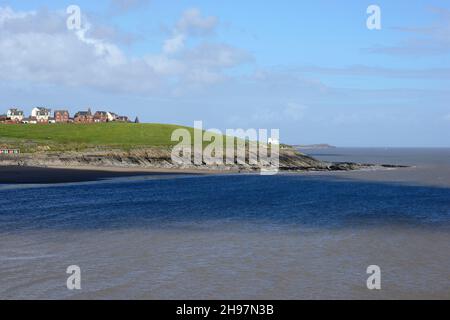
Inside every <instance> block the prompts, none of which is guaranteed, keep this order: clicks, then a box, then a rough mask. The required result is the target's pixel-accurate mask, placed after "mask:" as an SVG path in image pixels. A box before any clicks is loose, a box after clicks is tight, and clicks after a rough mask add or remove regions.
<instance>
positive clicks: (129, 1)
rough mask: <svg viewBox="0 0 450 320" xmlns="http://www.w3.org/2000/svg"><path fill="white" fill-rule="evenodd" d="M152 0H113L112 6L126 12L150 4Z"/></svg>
mask: <svg viewBox="0 0 450 320" xmlns="http://www.w3.org/2000/svg"><path fill="white" fill-rule="evenodd" d="M149 3H150V0H111V7H112V8H113V10H115V11H121V12H126V11H129V10H132V9H136V8H140V7H143V6H145V5H148V4H149Z"/></svg>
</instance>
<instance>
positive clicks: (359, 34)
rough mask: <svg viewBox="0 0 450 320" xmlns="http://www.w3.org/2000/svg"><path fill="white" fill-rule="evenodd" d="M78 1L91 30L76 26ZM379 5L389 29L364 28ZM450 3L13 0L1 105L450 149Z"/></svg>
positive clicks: (2, 42)
mask: <svg viewBox="0 0 450 320" xmlns="http://www.w3.org/2000/svg"><path fill="white" fill-rule="evenodd" d="M72 4H75V5H78V6H79V7H80V9H81V12H82V30H81V31H82V32H75V31H71V30H67V28H66V26H65V20H66V19H67V14H66V13H65V11H66V8H67V6H69V5H72ZM371 4H376V5H378V6H379V7H380V8H381V14H382V16H381V19H382V29H381V30H368V29H367V28H366V19H367V17H368V15H367V14H366V9H367V7H368V6H369V5H371ZM449 57H450V4H449V3H448V1H437V0H434V1H429V0H428V1H402V0H397V1H363V0H352V1H349V0H346V1H344V0H341V1H337V0H336V1H329V0H328V1H327V0H318V1H314V2H311V1H298V0H297V1H264V2H261V1H253V0H251V1H239V2H238V1H188V0H186V1H173V0H172V1H159V0H150V1H148V0H104V1H60V0H59V1H34V0H29V1H20V2H18V1H1V0H0V96H1V100H0V108H2V110H3V109H4V110H3V111H6V109H7V108H8V107H10V106H13V105H14V106H16V105H17V106H20V107H22V108H24V109H25V110H29V109H31V108H32V107H34V106H41V105H44V106H48V107H50V108H53V109H55V108H61V107H66V108H69V109H70V110H71V111H72V112H73V111H76V110H78V109H85V108H87V107H91V108H93V109H111V110H113V111H116V112H118V113H123V114H128V115H130V116H136V115H137V116H139V118H140V119H141V121H146V122H168V123H180V124H185V125H192V124H193V122H194V120H203V122H204V124H205V127H207V128H219V129H222V130H224V129H226V128H239V127H243V128H268V129H270V128H279V129H280V136H281V140H282V141H284V142H286V143H322V142H324V143H330V144H335V145H338V146H392V147H394V146H405V147H408V146H427V147H434V146H445V147H450V139H449V138H448V137H449V136H450V103H449V101H450V89H449V88H450V86H449V84H450V59H449Z"/></svg>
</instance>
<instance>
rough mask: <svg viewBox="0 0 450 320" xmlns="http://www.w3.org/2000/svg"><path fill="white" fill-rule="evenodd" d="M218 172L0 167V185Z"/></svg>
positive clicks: (212, 172) (110, 168) (111, 168)
mask: <svg viewBox="0 0 450 320" xmlns="http://www.w3.org/2000/svg"><path fill="white" fill-rule="evenodd" d="M215 173H218V172H215V171H211V172H205V171H204V170H182V169H179V170H178V169H170V170H169V169H145V168H144V169H137V168H117V167H116V168H114V167H93V166H92V167H89V166H86V167H81V166H80V167H70V168H68V167H57V166H55V167H29V166H0V184H58V183H71V182H88V181H99V180H104V179H112V178H126V177H137V176H180V175H205V174H215Z"/></svg>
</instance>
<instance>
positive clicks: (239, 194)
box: [0, 148, 450, 300]
mask: <svg viewBox="0 0 450 320" xmlns="http://www.w3.org/2000/svg"><path fill="white" fill-rule="evenodd" d="M302 151H303V152H305V153H308V154H310V155H312V156H314V157H316V158H319V159H322V160H325V161H343V162H344V161H356V162H363V163H379V164H402V165H408V166H410V168H403V169H389V168H387V169H384V170H366V171H360V172H350V173H296V174H280V175H276V176H260V175H255V174H238V175H232V174H231V175H230V174H227V175H210V176H187V175H180V176H154V177H153V176H148V177H132V178H117V179H108V180H102V181H96V182H82V183H66V184H54V185H14V184H8V185H6V184H3V185H0V299H313V300H315V299H374V300H378V299H450V149H389V148H378V149H368V148H367V149H363V148H359V149H358V148H333V149H331V148H330V149H320V150H313V149H311V150H302ZM70 266H77V267H78V268H79V271H80V272H79V274H77V276H78V275H79V280H80V282H79V283H80V288H79V289H77V288H75V289H74V288H73V287H70V285H69V286H68V285H67V284H68V281H69V282H70V281H71V280H70V279H73V278H71V277H72V276H73V274H72V273H71V272H70V271H71V270H73V269H70V268H69V267H70ZM370 266H377V267H378V268H379V273H378V274H377V277H378V278H377V279H378V280H377V281H378V284H379V286H378V287H377V288H373V286H372V287H371V286H370V285H369V286H368V279H369V278H370V277H371V276H372V275H373V274H372V273H371V272H368V269H369V271H370V270H373V269H370V268H369V267H370ZM68 268H69V270H68ZM68 271H69V273H68Z"/></svg>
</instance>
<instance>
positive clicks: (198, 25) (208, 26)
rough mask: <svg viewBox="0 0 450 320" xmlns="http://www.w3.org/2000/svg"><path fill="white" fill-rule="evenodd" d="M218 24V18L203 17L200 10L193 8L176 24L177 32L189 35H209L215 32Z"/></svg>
mask: <svg viewBox="0 0 450 320" xmlns="http://www.w3.org/2000/svg"><path fill="white" fill-rule="evenodd" d="M217 23H218V19H217V17H214V16H208V17H203V16H202V14H201V12H200V11H199V10H198V9H196V8H192V9H188V10H186V11H185V12H184V13H183V15H182V17H181V18H180V20H179V21H178V23H177V24H176V31H177V32H179V33H182V34H188V35H197V36H198V35H207V34H210V33H212V32H213V31H214V29H215V28H216V26H217Z"/></svg>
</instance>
